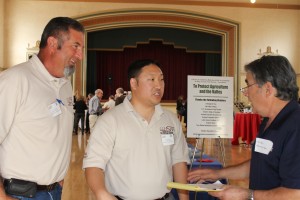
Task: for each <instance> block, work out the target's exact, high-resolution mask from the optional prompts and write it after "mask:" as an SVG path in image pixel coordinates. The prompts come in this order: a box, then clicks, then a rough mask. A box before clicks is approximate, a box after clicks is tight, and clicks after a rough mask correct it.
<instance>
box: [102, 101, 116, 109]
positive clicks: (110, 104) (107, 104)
mask: <svg viewBox="0 0 300 200" xmlns="http://www.w3.org/2000/svg"><path fill="white" fill-rule="evenodd" d="M115 103H116V102H115V101H114V100H113V99H109V100H108V101H107V102H105V103H104V105H103V107H102V109H111V108H113V107H115Z"/></svg>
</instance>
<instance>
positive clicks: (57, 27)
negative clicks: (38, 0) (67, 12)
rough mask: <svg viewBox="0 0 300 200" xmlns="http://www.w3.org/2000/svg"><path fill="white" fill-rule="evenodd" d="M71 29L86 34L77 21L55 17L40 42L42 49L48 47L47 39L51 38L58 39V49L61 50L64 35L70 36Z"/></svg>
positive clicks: (45, 29) (47, 26)
mask: <svg viewBox="0 0 300 200" xmlns="http://www.w3.org/2000/svg"><path fill="white" fill-rule="evenodd" d="M70 29H74V30H76V31H79V32H82V33H84V27H83V26H82V25H81V24H80V23H79V22H78V21H76V20H75V19H72V18H69V17H55V18H53V19H51V20H50V21H49V22H48V24H47V25H46V27H45V28H44V31H43V34H42V37H41V42H40V49H42V48H45V47H46V46H47V39H48V38H49V37H50V36H53V37H55V38H57V39H58V48H59V49H60V48H61V46H62V44H63V42H64V40H63V34H65V35H67V36H68V35H69V30H70Z"/></svg>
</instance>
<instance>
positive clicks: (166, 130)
mask: <svg viewBox="0 0 300 200" xmlns="http://www.w3.org/2000/svg"><path fill="white" fill-rule="evenodd" d="M174 132H175V128H174V127H173V126H166V127H160V134H174Z"/></svg>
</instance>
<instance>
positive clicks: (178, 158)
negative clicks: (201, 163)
mask: <svg viewBox="0 0 300 200" xmlns="http://www.w3.org/2000/svg"><path fill="white" fill-rule="evenodd" d="M166 133H167V134H170V135H172V134H173V136H174V144H173V145H164V144H163V142H162V134H166ZM179 162H189V157H188V148H187V144H186V141H185V138H184V135H183V133H182V127H181V124H180V123H179V121H178V119H177V117H176V116H175V114H174V113H172V112H170V111H167V110H164V109H162V108H161V106H160V105H157V106H156V107H155V112H154V114H153V117H152V119H151V122H150V123H149V124H148V122H147V121H146V120H144V119H143V118H142V117H141V116H140V115H139V114H138V113H137V112H135V110H134V109H133V107H132V105H131V103H130V102H129V100H128V99H127V98H125V100H124V102H123V103H122V104H120V105H118V106H116V107H115V108H114V109H112V110H108V111H107V112H106V113H104V114H103V115H102V116H101V117H99V118H98V121H97V123H96V125H95V128H94V131H93V133H92V134H91V137H90V140H89V143H88V146H87V151H86V155H85V157H84V160H83V168H88V167H98V168H101V169H103V170H105V184H106V187H107V189H108V190H109V192H111V193H112V194H114V195H118V196H120V197H121V198H123V199H130V200H143V199H156V198H160V197H162V196H164V195H165V193H167V192H169V189H168V188H167V183H168V182H169V181H173V176H172V166H173V165H174V164H176V163H179Z"/></svg>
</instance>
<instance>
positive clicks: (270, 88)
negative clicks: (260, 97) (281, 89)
mask: <svg viewBox="0 0 300 200" xmlns="http://www.w3.org/2000/svg"><path fill="white" fill-rule="evenodd" d="M265 89H266V94H267V95H272V94H273V95H274V92H275V88H274V87H273V85H272V84H271V83H270V82H266V83H265Z"/></svg>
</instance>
